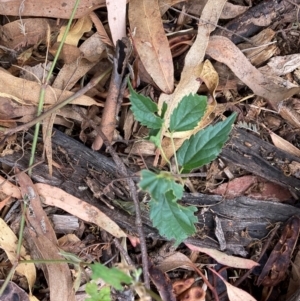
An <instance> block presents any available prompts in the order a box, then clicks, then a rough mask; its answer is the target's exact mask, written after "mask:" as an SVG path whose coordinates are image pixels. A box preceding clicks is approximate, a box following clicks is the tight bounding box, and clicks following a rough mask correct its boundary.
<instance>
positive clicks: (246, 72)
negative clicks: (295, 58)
mask: <svg viewBox="0 0 300 301" xmlns="http://www.w3.org/2000/svg"><path fill="white" fill-rule="evenodd" d="M206 53H207V54H208V55H210V56H211V57H212V58H213V59H215V60H217V61H219V62H221V63H224V64H226V65H227V66H228V67H229V68H230V69H231V70H232V71H233V73H234V74H235V75H236V76H237V77H238V78H239V79H240V80H241V81H242V82H244V83H245V84H246V85H247V86H248V87H249V88H250V89H251V90H252V91H253V92H254V94H256V95H258V96H261V97H264V98H266V99H267V100H268V101H269V102H270V104H271V105H272V106H273V108H275V109H277V108H278V105H279V103H280V101H282V100H284V99H286V98H289V97H290V96H292V95H294V94H296V93H299V92H300V88H299V87H298V86H295V85H293V84H292V83H290V82H288V81H287V80H284V79H281V78H279V77H275V76H273V77H270V76H267V75H264V74H263V73H261V72H260V71H259V70H257V69H256V68H255V67H254V66H253V65H252V64H251V63H250V62H249V60H248V59H247V58H246V57H245V56H244V54H243V53H242V52H241V51H240V50H239V49H238V48H237V47H236V46H235V45H234V44H233V43H232V42H231V41H230V40H229V39H228V38H225V37H221V36H213V37H211V38H210V40H209V44H208V47H207V49H206Z"/></svg>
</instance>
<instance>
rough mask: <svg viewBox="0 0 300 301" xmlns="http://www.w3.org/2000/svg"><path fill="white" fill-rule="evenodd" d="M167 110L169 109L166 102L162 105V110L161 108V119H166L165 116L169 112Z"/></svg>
mask: <svg viewBox="0 0 300 301" xmlns="http://www.w3.org/2000/svg"><path fill="white" fill-rule="evenodd" d="M167 109H168V105H167V104H166V103H165V102H164V103H163V104H162V108H161V114H160V117H161V118H164V117H165V114H166V112H167Z"/></svg>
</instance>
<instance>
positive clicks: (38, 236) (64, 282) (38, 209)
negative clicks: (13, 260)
mask: <svg viewBox="0 0 300 301" xmlns="http://www.w3.org/2000/svg"><path fill="white" fill-rule="evenodd" d="M16 172H18V170H16ZM16 178H17V180H18V182H19V185H20V189H21V193H22V197H23V199H24V200H25V201H27V202H28V206H29V208H28V210H27V211H26V221H27V225H30V227H26V228H25V229H24V237H25V239H26V241H27V242H28V244H29V249H30V252H31V254H34V256H35V259H37V258H38V259H46V260H49V259H51V260H55V259H57V260H63V257H62V256H61V255H60V254H59V249H58V244H57V239H56V235H55V232H54V230H53V227H52V225H51V223H50V221H49V219H48V216H47V215H46V213H45V212H44V210H43V208H42V203H41V200H40V197H39V193H38V191H37V188H36V186H35V185H34V184H33V183H32V181H31V179H30V178H29V176H28V175H27V174H25V173H16ZM41 266H42V269H43V272H44V275H45V278H46V280H47V283H48V286H49V290H50V300H51V301H55V300H66V301H75V293H74V290H73V288H72V285H73V283H72V278H71V272H70V269H69V266H68V264H67V263H59V264H50V263H43V264H41Z"/></svg>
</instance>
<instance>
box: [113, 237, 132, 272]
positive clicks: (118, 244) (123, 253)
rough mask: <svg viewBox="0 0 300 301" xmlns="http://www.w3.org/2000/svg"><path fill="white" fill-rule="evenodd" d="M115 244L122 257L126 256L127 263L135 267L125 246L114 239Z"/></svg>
mask: <svg viewBox="0 0 300 301" xmlns="http://www.w3.org/2000/svg"><path fill="white" fill-rule="evenodd" d="M114 243H115V246H116V247H117V249H118V250H119V251H120V252H121V253H122V255H123V256H124V258H125V260H126V261H127V264H129V265H132V266H133V267H134V263H133V261H132V260H131V258H130V257H129V255H128V253H127V252H126V250H125V249H124V248H123V246H122V245H121V244H120V242H119V240H118V239H117V238H115V239H114Z"/></svg>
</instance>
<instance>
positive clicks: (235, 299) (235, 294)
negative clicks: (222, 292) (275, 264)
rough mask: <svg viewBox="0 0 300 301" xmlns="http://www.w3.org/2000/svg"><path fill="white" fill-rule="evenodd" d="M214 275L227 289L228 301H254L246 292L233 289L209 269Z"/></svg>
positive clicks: (236, 288) (233, 287)
mask: <svg viewBox="0 0 300 301" xmlns="http://www.w3.org/2000/svg"><path fill="white" fill-rule="evenodd" d="M210 270H211V271H212V272H213V273H214V274H216V275H217V276H218V277H219V278H221V279H222V281H223V282H224V284H225V285H226V288H227V294H228V298H229V300H230V301H241V300H243V301H256V300H255V299H254V298H253V297H252V296H251V295H249V294H248V293H247V292H245V291H243V290H241V289H240V288H238V287H235V286H233V285H231V284H230V283H229V282H227V281H226V280H225V279H224V278H223V277H222V276H221V275H220V274H219V273H217V272H216V271H215V270H213V269H210Z"/></svg>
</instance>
